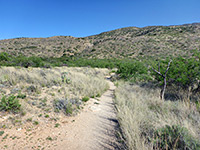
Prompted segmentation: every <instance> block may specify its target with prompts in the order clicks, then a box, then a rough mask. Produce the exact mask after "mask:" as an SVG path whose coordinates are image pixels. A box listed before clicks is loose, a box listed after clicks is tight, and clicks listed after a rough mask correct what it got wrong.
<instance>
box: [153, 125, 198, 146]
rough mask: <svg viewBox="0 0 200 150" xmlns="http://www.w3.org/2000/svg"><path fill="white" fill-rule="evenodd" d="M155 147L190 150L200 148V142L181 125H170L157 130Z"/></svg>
mask: <svg viewBox="0 0 200 150" xmlns="http://www.w3.org/2000/svg"><path fill="white" fill-rule="evenodd" d="M154 149H163V150H165V149H166V150H167V149H177V150H183V149H185V150H190V149H196V150H198V149H200V143H199V142H198V141H197V140H196V139H195V138H194V137H192V135H190V134H189V132H188V130H187V129H186V128H184V127H181V126H179V125H173V126H168V125H166V126H165V127H163V128H160V129H158V130H157V131H155V135H154Z"/></svg>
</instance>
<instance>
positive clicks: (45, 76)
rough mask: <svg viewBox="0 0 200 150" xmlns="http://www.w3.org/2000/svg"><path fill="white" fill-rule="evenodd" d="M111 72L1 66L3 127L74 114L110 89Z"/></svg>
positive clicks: (37, 122) (34, 122)
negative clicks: (108, 82) (108, 75)
mask: <svg viewBox="0 0 200 150" xmlns="http://www.w3.org/2000/svg"><path fill="white" fill-rule="evenodd" d="M108 73H109V71H108V70H107V69H95V68H94V69H92V68H76V67H73V68H69V67H55V68H49V69H47V68H31V67H29V68H21V67H1V68H0V74H1V75H0V87H1V88H0V91H1V97H0V110H1V116H4V117H2V118H4V119H2V118H1V122H0V127H1V128H2V127H3V128H10V127H12V126H13V125H15V126H16V125H17V126H22V125H23V124H25V123H30V122H32V123H33V125H34V124H35V125H37V124H39V123H42V122H44V120H45V119H47V120H48V119H52V120H59V118H58V113H60V114H63V115H75V114H77V113H78V112H79V110H80V109H81V108H82V107H83V106H84V103H85V102H86V101H87V100H89V98H90V97H93V98H94V97H96V96H97V95H101V94H102V93H103V92H104V91H105V90H106V89H108V84H107V83H106V81H105V80H104V76H105V75H107V74H108ZM97 85H98V86H97Z"/></svg>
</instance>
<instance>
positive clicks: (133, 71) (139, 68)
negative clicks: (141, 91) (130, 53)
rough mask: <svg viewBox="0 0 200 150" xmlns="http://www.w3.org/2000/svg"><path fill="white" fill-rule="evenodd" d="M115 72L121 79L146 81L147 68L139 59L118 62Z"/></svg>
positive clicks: (148, 78) (148, 77)
mask: <svg viewBox="0 0 200 150" xmlns="http://www.w3.org/2000/svg"><path fill="white" fill-rule="evenodd" d="M117 73H118V74H119V76H120V77H121V78H122V79H125V80H130V79H131V80H132V81H148V80H151V77H150V76H149V75H148V68H147V67H146V66H145V64H144V63H143V62H140V61H122V62H120V63H119V64H118V70H117Z"/></svg>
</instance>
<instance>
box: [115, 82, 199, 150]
mask: <svg viewBox="0 0 200 150" xmlns="http://www.w3.org/2000/svg"><path fill="white" fill-rule="evenodd" d="M119 85H120V86H119V87H118V88H117V89H116V91H115V94H116V99H115V102H116V107H117V112H118V118H119V122H120V125H121V128H122V132H123V135H124V137H125V139H126V140H125V143H126V145H127V146H128V149H131V150H150V149H153V148H152V144H151V143H147V138H148V137H152V134H153V131H155V130H156V129H158V128H160V127H164V126H165V125H181V126H183V127H186V128H187V129H188V130H189V132H190V133H191V134H192V135H193V136H194V137H196V138H200V136H199V131H200V124H199V123H198V122H199V121H200V116H199V113H198V112H197V111H196V108H195V106H192V107H191V108H188V107H187V106H186V105H185V104H184V103H182V102H181V101H176V102H171V101H161V100H160V99H159V90H151V89H145V88H142V87H140V86H139V85H129V84H128V83H121V84H119Z"/></svg>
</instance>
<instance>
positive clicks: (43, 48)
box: [0, 23, 200, 58]
mask: <svg viewBox="0 0 200 150" xmlns="http://www.w3.org/2000/svg"><path fill="white" fill-rule="evenodd" d="M199 48H200V23H193V24H185V25H178V26H149V27H144V28H137V27H127V28H121V29H117V30H113V31H109V32H103V33H101V34H98V35H93V36H88V37H83V38H75V37H72V36H54V37H49V38H15V39H6V40H1V41H0V52H8V53H10V54H12V55H19V54H23V55H25V56H31V55H36V56H41V57H61V56H63V55H67V56H71V55H75V56H81V57H87V58H95V57H96V58H124V57H130V58H133V57H137V56H170V55H172V56H174V55H175V56H176V55H178V54H180V55H182V56H187V55H189V54H190V50H193V49H199Z"/></svg>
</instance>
